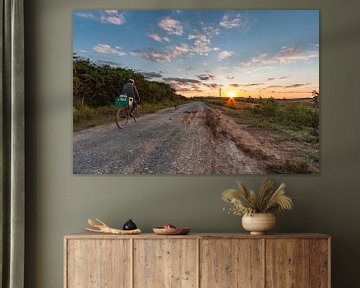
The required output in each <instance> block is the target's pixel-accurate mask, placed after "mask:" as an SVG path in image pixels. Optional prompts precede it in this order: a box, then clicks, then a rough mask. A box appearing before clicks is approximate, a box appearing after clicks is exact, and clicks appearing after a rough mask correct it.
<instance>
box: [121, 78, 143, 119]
mask: <svg viewBox="0 0 360 288" xmlns="http://www.w3.org/2000/svg"><path fill="white" fill-rule="evenodd" d="M122 94H125V95H126V96H127V97H132V98H133V99H134V101H133V105H132V107H131V111H130V115H131V117H133V112H134V111H135V110H136V109H137V107H138V105H139V104H140V96H139V92H138V90H137V89H136V86H135V81H134V79H129V80H128V82H127V83H125V84H124V87H123V89H122Z"/></svg>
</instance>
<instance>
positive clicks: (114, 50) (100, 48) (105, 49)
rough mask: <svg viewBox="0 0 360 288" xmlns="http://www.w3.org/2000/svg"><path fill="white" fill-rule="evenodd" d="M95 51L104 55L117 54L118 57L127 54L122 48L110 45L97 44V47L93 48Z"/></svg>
mask: <svg viewBox="0 0 360 288" xmlns="http://www.w3.org/2000/svg"><path fill="white" fill-rule="evenodd" d="M93 49H94V50H95V51H96V52H98V53H102V54H115V55H118V56H124V55H126V53H125V52H124V51H122V48H121V47H119V46H116V47H111V46H110V45H108V44H97V45H96V46H94V47H93Z"/></svg>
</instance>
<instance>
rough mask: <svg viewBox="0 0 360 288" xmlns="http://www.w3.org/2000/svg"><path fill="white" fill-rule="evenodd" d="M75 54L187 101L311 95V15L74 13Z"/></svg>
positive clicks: (314, 20)
mask: <svg viewBox="0 0 360 288" xmlns="http://www.w3.org/2000/svg"><path fill="white" fill-rule="evenodd" d="M73 25H74V26H73V50H74V52H76V53H77V54H78V55H79V56H81V57H84V58H90V59H91V60H93V61H94V62H95V63H97V64H99V65H102V64H109V65H112V66H120V67H127V68H132V69H134V70H136V71H139V72H141V73H143V74H144V75H145V76H146V77H148V78H149V79H150V80H156V81H164V82H167V83H169V84H171V85H173V86H174V88H175V89H176V90H177V91H178V93H181V94H183V95H186V96H209V95H211V96H217V95H218V94H219V89H220V88H221V90H222V93H223V94H222V95H223V96H227V95H230V96H244V97H247V96H252V97H258V96H259V95H261V96H262V97H275V98H283V97H287V98H297V97H310V96H311V93H310V92H311V91H312V90H314V89H315V90H318V89H319V12H318V11H317V10H226V11H224V10H144V11H142V10H125V11H124V10H75V11H74V13H73Z"/></svg>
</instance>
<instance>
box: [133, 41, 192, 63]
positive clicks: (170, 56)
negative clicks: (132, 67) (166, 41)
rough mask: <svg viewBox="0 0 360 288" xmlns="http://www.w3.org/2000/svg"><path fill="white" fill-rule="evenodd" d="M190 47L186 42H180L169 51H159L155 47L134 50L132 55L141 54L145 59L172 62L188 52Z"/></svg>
mask: <svg viewBox="0 0 360 288" xmlns="http://www.w3.org/2000/svg"><path fill="white" fill-rule="evenodd" d="M188 51H189V47H188V45H186V44H179V45H176V46H175V47H173V48H171V49H170V50H168V51H158V50H155V49H149V50H133V51H132V52H131V55H133V56H140V57H142V58H144V59H147V60H150V61H153V62H162V63H163V62H172V61H173V60H175V59H178V58H179V57H180V56H181V55H182V54H184V53H187V52H188Z"/></svg>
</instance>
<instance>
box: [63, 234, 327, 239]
mask: <svg viewBox="0 0 360 288" xmlns="http://www.w3.org/2000/svg"><path fill="white" fill-rule="evenodd" d="M64 238H65V239H164V238H166V239H171V238H174V239H179V238H181V239H309V238H310V239H329V238H330V236H329V235H325V234H320V233H286V234H275V233H274V234H266V235H250V234H245V233H189V234H188V235H156V234H154V233H142V234H138V235H110V234H101V233H88V232H84V233H76V234H69V235H65V236H64Z"/></svg>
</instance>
